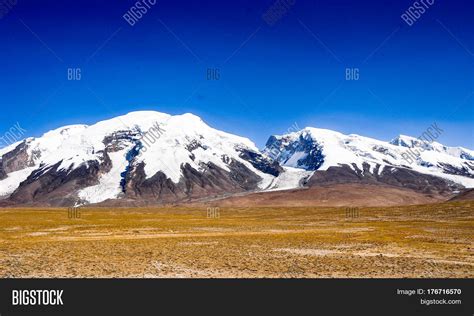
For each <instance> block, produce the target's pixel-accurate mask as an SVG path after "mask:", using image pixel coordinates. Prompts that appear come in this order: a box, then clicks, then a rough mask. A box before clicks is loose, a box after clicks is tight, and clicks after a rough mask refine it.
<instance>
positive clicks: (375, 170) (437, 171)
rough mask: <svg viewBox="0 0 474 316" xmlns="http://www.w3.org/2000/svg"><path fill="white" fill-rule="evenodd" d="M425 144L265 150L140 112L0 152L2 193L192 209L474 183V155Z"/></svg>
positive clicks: (326, 138) (63, 201)
mask: <svg viewBox="0 0 474 316" xmlns="http://www.w3.org/2000/svg"><path fill="white" fill-rule="evenodd" d="M396 139H398V140H397V141H396ZM416 141H417V139H415V138H413V137H409V136H405V135H400V136H399V137H398V138H395V139H394V140H392V141H391V142H385V141H380V140H376V139H373V138H369V137H364V136H360V135H356V134H350V135H344V134H342V133H339V132H337V131H332V130H327V129H319V128H313V127H307V128H304V129H302V130H300V131H296V132H293V133H289V134H286V135H273V136H270V137H269V139H268V141H267V144H266V146H265V148H264V149H262V150H259V149H258V148H257V146H256V145H255V144H254V143H253V142H252V141H251V140H250V139H248V138H245V137H241V136H238V135H234V134H230V133H226V132H223V131H220V130H217V129H214V128H212V127H210V126H209V125H207V124H206V123H205V122H204V121H203V120H202V119H201V118H200V117H198V116H196V115H194V114H191V113H185V114H182V115H169V114H166V113H161V112H155V111H137V112H130V113H128V114H125V115H121V116H118V117H114V118H111V119H108V120H104V121H99V122H97V123H95V124H92V125H85V124H73V125H67V126H63V127H60V128H57V129H53V130H51V131H48V132H46V133H44V134H43V135H42V136H41V137H38V138H34V137H29V138H26V139H24V140H22V141H20V142H17V143H15V144H12V145H10V146H7V147H5V148H2V149H0V196H1V197H3V200H4V202H5V203H10V204H11V203H13V204H34V205H36V204H38V205H58V206H69V205H84V204H92V203H108V202H107V201H113V200H122V201H140V200H143V201H147V203H151V204H153V203H157V204H160V203H188V202H192V201H195V200H198V199H202V198H212V197H213V196H220V195H229V194H230V195H232V194H239V193H245V192H267V191H275V190H292V189H298V188H302V187H305V186H306V187H308V186H309V187H313V186H318V185H327V184H341V183H368V184H376V183H379V184H384V185H391V186H396V187H404V188H407V189H410V190H414V191H417V192H421V193H422V194H428V195H429V194H431V195H442V196H448V195H450V194H451V195H452V194H453V192H456V191H459V190H461V189H463V188H465V187H474V151H471V150H469V149H466V148H463V147H447V146H444V145H442V144H439V143H436V142H433V143H429V144H426V143H422V144H421V145H420V144H418V143H416ZM418 141H419V140H418ZM421 146H424V151H423V152H422V151H421V150H420V153H419V157H418V158H419V159H413V160H414V163H412V164H410V163H408V162H409V161H408V160H407V159H404V158H405V157H404V155H407V152H408V151H409V150H413V148H418V147H419V148H421ZM111 203H112V202H111Z"/></svg>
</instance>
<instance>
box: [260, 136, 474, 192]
mask: <svg viewBox="0 0 474 316" xmlns="http://www.w3.org/2000/svg"><path fill="white" fill-rule="evenodd" d="M263 152H264V153H266V154H267V155H268V156H270V157H272V158H274V159H276V160H277V161H278V162H280V163H281V164H282V165H283V166H289V167H294V168H301V169H305V170H318V171H325V170H328V168H330V167H337V166H343V165H347V166H348V167H350V168H351V169H353V170H354V171H359V172H361V173H362V174H363V173H364V172H366V171H365V170H364V166H363V165H364V164H367V165H368V166H369V168H368V172H369V173H372V174H375V173H377V174H378V175H380V174H381V173H382V172H383V171H384V169H386V168H389V169H390V168H393V167H397V168H404V169H409V170H413V171H416V172H419V173H423V174H427V175H432V176H436V177H441V178H444V179H448V180H451V181H454V182H456V183H459V184H461V185H463V186H465V187H474V151H472V150H469V149H466V148H462V147H447V146H443V145H442V144H439V143H437V142H432V143H427V142H421V141H419V140H417V139H416V138H413V137H408V136H399V137H397V138H395V139H394V140H392V141H391V142H385V141H380V140H376V139H373V138H368V137H363V136H359V135H355V134H351V135H344V134H341V133H339V132H335V131H332V130H327V129H320V128H312V127H307V128H305V129H303V130H301V131H298V132H294V133H290V134H287V135H282V136H272V137H270V139H269V140H268V142H267V145H266V147H265V149H264V151H263Z"/></svg>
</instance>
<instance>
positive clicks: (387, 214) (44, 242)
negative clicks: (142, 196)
mask: <svg viewBox="0 0 474 316" xmlns="http://www.w3.org/2000/svg"><path fill="white" fill-rule="evenodd" d="M80 212H81V214H80V218H75V219H71V218H69V217H68V212H67V210H66V209H40V208H38V209H1V210H0V277H138V278H141V277H204V278H207V277H250V278H252V277H271V278H273V277H298V278H300V277H310V278H315V277H316V278H318V277H415V278H416V277H470V278H472V277H474V256H473V253H474V252H473V249H474V245H473V237H474V236H473V235H474V202H472V201H468V202H451V203H442V204H431V205H420V206H403V207H387V208H359V209H358V212H359V217H356V218H347V217H346V210H345V208H315V207H302V208H289V207H281V208H279V207H272V208H221V209H220V218H218V219H212V218H207V215H206V214H207V210H206V208H204V207H202V208H199V207H195V208H140V209H105V208H100V209H99V208H96V209H93V208H83V209H81V210H80Z"/></svg>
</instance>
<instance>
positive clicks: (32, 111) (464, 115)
mask: <svg viewBox="0 0 474 316" xmlns="http://www.w3.org/2000/svg"><path fill="white" fill-rule="evenodd" d="M294 1H295V4H294V6H292V7H291V8H290V9H289V11H288V12H287V13H286V14H285V15H284V16H283V17H282V18H281V19H280V20H279V21H278V22H277V23H276V24H275V25H273V26H269V25H267V24H266V23H265V22H264V21H263V20H262V14H263V13H264V12H265V11H266V10H267V9H268V8H269V7H270V6H271V5H272V4H273V3H274V1H273V0H270V1H256V0H253V1H244V0H242V1H190V0H187V1H184V0H173V1H171V0H158V1H157V4H156V5H155V6H153V7H151V9H149V11H148V12H147V13H146V14H145V15H144V16H143V17H142V18H141V19H140V20H139V21H138V22H137V23H136V24H135V25H134V26H133V27H132V26H130V25H129V24H127V23H126V21H125V20H124V19H123V18H122V15H123V14H124V13H125V12H126V11H127V10H128V9H129V8H130V7H131V6H132V5H133V4H134V3H135V2H136V1H98V0H96V1H72V0H63V1H52V0H46V1H44V0H43V1H33V0H31V1H30V0H18V3H17V5H16V6H14V7H13V8H12V9H11V10H10V11H9V12H8V13H6V15H5V16H4V17H3V18H2V19H0V39H1V46H0V60H1V61H2V68H1V71H0V104H1V108H2V111H1V116H2V118H1V121H0V136H1V135H3V134H4V132H6V131H7V130H8V129H9V128H10V126H12V125H13V124H15V123H16V122H17V121H18V122H19V123H20V125H21V126H22V127H23V128H25V129H27V130H28V132H27V134H26V135H25V136H38V135H41V134H42V133H43V132H45V131H47V130H50V129H52V128H56V127H59V126H62V125H66V124H74V123H86V124H90V123H94V122H96V121H98V120H102V119H106V118H110V117H113V116H116V115H120V114H125V113H127V112H130V111H135V110H157V111H162V112H167V113H171V114H180V113H185V112H192V113H194V114H197V115H199V116H201V117H202V118H203V119H204V120H205V121H206V122H207V123H209V124H210V125H211V126H213V127H216V128H218V129H222V130H225V131H228V132H232V133H236V134H239V135H243V136H246V137H249V138H251V139H252V140H254V141H255V142H256V143H257V144H258V145H259V146H260V147H261V146H263V145H264V143H265V141H266V139H267V138H268V136H269V135H271V134H282V133H285V132H286V131H287V129H288V127H290V126H291V125H293V124H294V122H296V123H297V124H298V125H299V126H300V127H305V126H314V127H322V128H331V129H335V130H338V131H341V132H343V133H357V134H362V135H365V136H371V137H375V138H379V139H385V140H390V139H391V138H393V137H395V136H397V135H398V134H407V135H412V136H418V135H419V134H421V133H422V132H423V131H424V130H425V129H426V128H427V127H428V126H429V125H430V124H432V123H433V122H437V123H438V125H439V126H440V127H442V128H443V129H444V133H443V135H441V137H440V139H439V141H440V142H442V143H445V144H447V145H462V146H466V147H469V148H474V137H473V136H474V134H473V129H474V127H473V125H474V124H473V123H474V110H473V108H474V106H473V105H474V95H473V91H474V55H473V53H474V19H473V15H474V2H473V1H471V0H466V1H441V0H435V3H434V5H433V6H432V7H430V8H429V9H428V10H427V11H426V12H425V13H424V14H423V15H422V16H421V17H420V18H419V20H418V21H417V22H415V23H414V25H412V26H408V25H407V24H406V23H405V22H403V20H402V19H401V18H400V15H401V14H402V13H403V12H404V11H405V10H406V9H408V7H409V6H410V5H412V3H413V1H412V0H393V1H383V0H379V1H375V0H374V1H353V0H351V1H349V0H327V1H304V0H294ZM425 1H427V0H425ZM68 67H74V68H76V67H77V68H81V74H82V78H81V80H80V81H68V80H67V68H68ZM213 67H217V68H219V69H220V80H217V81H208V80H206V70H207V68H213ZM346 68H359V71H360V79H359V80H357V81H346V80H345V77H344V76H345V69H346ZM0 146H1V145H0Z"/></svg>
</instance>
